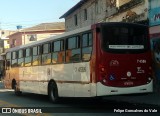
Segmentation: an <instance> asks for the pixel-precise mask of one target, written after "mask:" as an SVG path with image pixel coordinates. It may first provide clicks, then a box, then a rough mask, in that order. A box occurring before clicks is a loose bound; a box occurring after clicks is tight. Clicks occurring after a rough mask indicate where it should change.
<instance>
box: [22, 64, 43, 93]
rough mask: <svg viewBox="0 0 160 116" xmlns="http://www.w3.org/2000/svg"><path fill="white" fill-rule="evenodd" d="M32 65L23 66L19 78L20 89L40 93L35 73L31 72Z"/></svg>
mask: <svg viewBox="0 0 160 116" xmlns="http://www.w3.org/2000/svg"><path fill="white" fill-rule="evenodd" d="M32 68H33V67H23V68H22V69H21V72H23V76H22V77H21V79H20V90H21V91H22V92H23V91H24V92H30V93H40V92H39V81H38V77H37V76H36V75H33V74H32V72H33V71H32V70H33V69H32Z"/></svg>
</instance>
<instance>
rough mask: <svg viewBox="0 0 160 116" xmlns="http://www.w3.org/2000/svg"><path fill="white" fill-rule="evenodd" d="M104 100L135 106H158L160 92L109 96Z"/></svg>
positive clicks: (159, 104) (159, 103)
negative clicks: (133, 104)
mask: <svg viewBox="0 0 160 116" xmlns="http://www.w3.org/2000/svg"><path fill="white" fill-rule="evenodd" d="M106 99H109V100H114V101H124V102H128V103H135V104H139V103H140V104H148V105H158V106H160V92H153V93H145V94H132V95H119V96H110V97H106Z"/></svg>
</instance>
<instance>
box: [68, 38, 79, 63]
mask: <svg viewBox="0 0 160 116" xmlns="http://www.w3.org/2000/svg"><path fill="white" fill-rule="evenodd" d="M66 44H67V45H66V46H67V48H66V49H67V50H66V62H78V61H80V60H81V59H80V58H81V49H80V37H79V36H75V37H71V38H68V39H67V42H66Z"/></svg>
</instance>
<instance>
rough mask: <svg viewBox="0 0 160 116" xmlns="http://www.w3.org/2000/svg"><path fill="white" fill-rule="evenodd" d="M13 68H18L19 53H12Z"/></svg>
mask: <svg viewBox="0 0 160 116" xmlns="http://www.w3.org/2000/svg"><path fill="white" fill-rule="evenodd" d="M11 66H12V67H17V66H18V62H17V51H15V52H12V64H11Z"/></svg>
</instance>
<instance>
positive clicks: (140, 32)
mask: <svg viewBox="0 0 160 116" xmlns="http://www.w3.org/2000/svg"><path fill="white" fill-rule="evenodd" d="M102 40H103V42H102V43H103V48H104V50H107V51H110V52H116V53H117V52H135V51H138V52H144V50H147V49H148V45H149V44H148V41H149V40H148V28H147V27H146V26H137V27H136V26H132V25H129V26H125V27H124V26H123V25H118V26H103V27H102ZM139 50H140V51H139Z"/></svg>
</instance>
